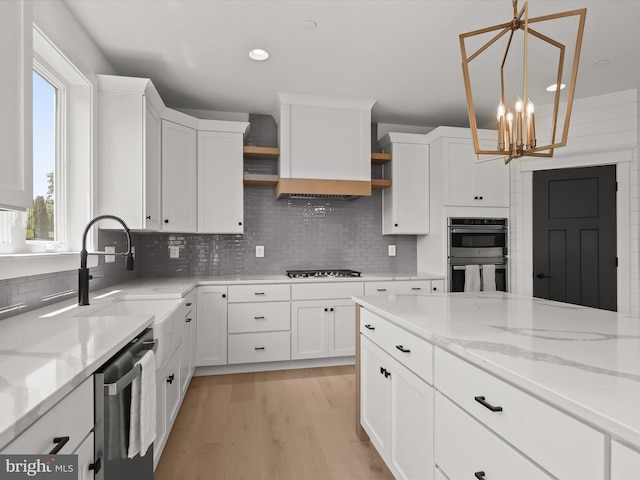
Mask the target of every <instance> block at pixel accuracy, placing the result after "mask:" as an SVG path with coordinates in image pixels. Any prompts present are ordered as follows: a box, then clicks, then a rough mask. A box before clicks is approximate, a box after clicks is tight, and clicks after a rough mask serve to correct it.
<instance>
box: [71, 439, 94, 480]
mask: <svg viewBox="0 0 640 480" xmlns="http://www.w3.org/2000/svg"><path fill="white" fill-rule="evenodd" d="M73 453H74V454H75V455H78V480H91V479H93V478H94V477H95V476H94V471H93V470H90V469H89V467H90V466H91V465H92V464H93V462H94V459H93V457H94V436H93V432H91V433H90V434H89V435H87V438H85V439H84V440H83V441H82V443H81V444H80V446H79V447H78V448H76V450H75V452H73Z"/></svg>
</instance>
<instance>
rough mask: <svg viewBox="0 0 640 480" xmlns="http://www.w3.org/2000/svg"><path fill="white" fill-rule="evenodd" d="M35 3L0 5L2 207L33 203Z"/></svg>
mask: <svg viewBox="0 0 640 480" xmlns="http://www.w3.org/2000/svg"><path fill="white" fill-rule="evenodd" d="M32 30H33V26H32V3H31V2H28V1H22V0H20V1H10V2H0V64H1V65H2V74H1V75H0V105H2V108H1V109H0V145H2V155H1V156H0V170H1V171H2V175H0V208H8V209H12V210H26V209H27V208H29V207H31V204H32V203H33V175H32V133H31V131H32V80H31V71H32V69H33V53H32V52H33V48H32V44H33V32H32Z"/></svg>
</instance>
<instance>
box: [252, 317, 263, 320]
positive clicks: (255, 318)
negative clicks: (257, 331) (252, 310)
mask: <svg viewBox="0 0 640 480" xmlns="http://www.w3.org/2000/svg"><path fill="white" fill-rule="evenodd" d="M253 319H254V320H264V317H253Z"/></svg>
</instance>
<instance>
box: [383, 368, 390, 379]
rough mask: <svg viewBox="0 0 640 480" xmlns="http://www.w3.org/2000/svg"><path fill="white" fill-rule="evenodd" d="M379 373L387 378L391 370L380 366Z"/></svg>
mask: <svg viewBox="0 0 640 480" xmlns="http://www.w3.org/2000/svg"><path fill="white" fill-rule="evenodd" d="M380 374H381V375H384V378H389V377H390V376H391V372H390V371H389V370H387V369H386V368H384V367H380Z"/></svg>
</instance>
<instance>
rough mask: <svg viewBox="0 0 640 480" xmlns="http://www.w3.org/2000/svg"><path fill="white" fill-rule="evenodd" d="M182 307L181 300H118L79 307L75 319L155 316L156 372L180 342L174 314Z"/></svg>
mask: <svg viewBox="0 0 640 480" xmlns="http://www.w3.org/2000/svg"><path fill="white" fill-rule="evenodd" d="M179 305H180V300H179V299H175V298H174V299H164V298H163V299H144V300H141V299H136V300H126V299H122V300H117V301H115V302H112V303H108V304H106V305H103V306H102V305H96V306H93V307H79V308H78V312H77V313H76V314H75V315H74V316H75V317H110V316H118V317H119V316H128V315H154V316H155V319H154V321H153V325H152V327H153V338H155V339H157V340H158V346H157V349H156V353H155V355H156V370H158V371H159V370H160V369H161V368H163V367H164V364H165V363H166V362H167V361H168V360H169V355H170V354H171V353H172V352H173V351H174V350H175V347H177V345H178V343H179V342H180V333H181V332H179V331H176V329H177V326H176V323H177V319H176V317H175V315H172V313H173V312H174V311H175V309H176V307H178V306H179Z"/></svg>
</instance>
